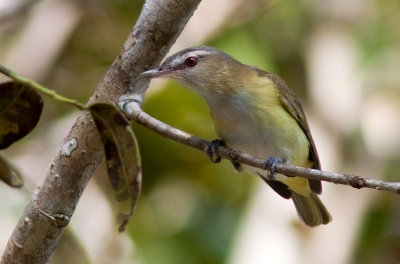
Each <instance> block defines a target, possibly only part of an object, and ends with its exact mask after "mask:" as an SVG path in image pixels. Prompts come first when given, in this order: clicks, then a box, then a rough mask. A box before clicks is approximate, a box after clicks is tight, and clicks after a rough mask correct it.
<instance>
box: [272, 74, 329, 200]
mask: <svg viewBox="0 0 400 264" xmlns="http://www.w3.org/2000/svg"><path fill="white" fill-rule="evenodd" d="M268 77H269V78H271V79H272V80H273V82H274V83H275V84H276V85H277V88H278V89H279V90H280V99H281V102H282V105H283V106H284V107H285V109H286V110H287V111H288V113H289V114H290V115H291V116H293V118H294V119H295V120H296V121H297V123H298V124H299V126H300V127H301V129H302V130H303V131H304V133H305V134H306V136H307V139H308V141H309V142H310V155H309V158H308V159H309V160H310V161H312V162H313V164H314V165H313V167H312V168H313V169H318V170H319V169H321V164H320V162H319V157H318V153H317V149H316V148H315V144H314V140H313V138H312V136H311V132H310V128H309V126H308V124H307V120H306V116H305V114H304V111H303V108H302V107H301V104H300V102H299V101H298V100H297V99H296V95H295V94H294V92H293V91H292V90H291V89H290V88H289V86H288V85H287V84H286V82H285V81H284V80H282V78H280V77H279V76H278V75H275V74H271V73H269V74H268ZM308 181H309V183H310V187H311V190H313V191H314V192H316V193H318V194H320V193H321V191H322V187H321V181H319V180H308Z"/></svg>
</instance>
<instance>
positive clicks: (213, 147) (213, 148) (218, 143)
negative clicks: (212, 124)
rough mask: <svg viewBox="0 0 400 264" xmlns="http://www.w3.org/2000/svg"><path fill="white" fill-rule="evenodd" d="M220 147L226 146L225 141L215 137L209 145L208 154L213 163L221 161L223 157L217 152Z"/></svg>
mask: <svg viewBox="0 0 400 264" xmlns="http://www.w3.org/2000/svg"><path fill="white" fill-rule="evenodd" d="M218 147H225V142H224V141H223V140H220V139H214V140H212V141H211V142H210V143H209V144H208V146H207V150H206V153H207V156H208V157H209V158H210V160H211V162H213V163H218V162H220V161H221V157H219V156H218V154H217V149H218Z"/></svg>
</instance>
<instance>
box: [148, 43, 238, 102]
mask: <svg viewBox="0 0 400 264" xmlns="http://www.w3.org/2000/svg"><path fill="white" fill-rule="evenodd" d="M243 66H244V65H243V64H241V63H240V62H238V61H236V60H235V59H233V58H232V57H231V56H229V55H228V54H226V53H224V52H222V51H220V50H218V49H215V48H211V47H205V46H202V47H193V48H188V49H184V50H181V51H179V52H177V53H175V54H174V55H172V56H170V57H168V58H167V59H165V60H164V62H163V63H162V64H161V65H160V66H159V67H157V68H154V69H151V70H148V71H145V72H143V73H141V74H140V77H143V78H160V77H165V78H171V79H173V80H176V81H178V82H179V83H182V84H183V85H185V86H188V87H189V88H192V89H194V90H196V91H197V92H199V93H200V94H202V95H204V94H205V93H210V92H217V93H228V92H231V91H232V89H234V87H235V86H237V85H238V80H237V79H239V78H240V74H241V73H242V71H243V70H242V69H243Z"/></svg>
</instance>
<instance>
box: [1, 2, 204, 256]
mask: <svg viewBox="0 0 400 264" xmlns="http://www.w3.org/2000/svg"><path fill="white" fill-rule="evenodd" d="M199 2H200V0H147V1H146V3H145V8H142V12H141V14H140V16H139V18H138V20H137V22H136V25H135V27H134V28H133V31H132V32H131V34H130V35H129V37H128V39H127V40H126V41H125V45H124V47H123V49H122V50H121V52H120V53H119V55H118V56H117V58H116V59H115V61H114V62H113V64H112V65H111V67H110V68H109V70H108V71H107V73H106V74H105V76H104V77H103V80H102V81H101V82H100V83H99V85H98V86H97V89H96V91H95V93H94V94H93V96H92V97H91V100H90V102H89V103H93V102H95V101H105V100H109V101H112V102H117V101H118V100H119V98H120V97H121V96H122V95H123V94H126V92H127V91H128V90H130V91H131V92H134V93H133V94H134V95H135V96H136V100H141V97H142V96H143V94H144V92H145V90H146V88H147V86H148V81H147V80H137V76H138V75H139V74H140V73H141V72H143V70H144V69H146V68H149V67H152V66H155V65H157V64H158V63H159V62H160V61H161V59H162V58H163V57H164V56H165V55H166V53H167V52H168V50H169V49H170V47H171V46H172V44H173V43H174V42H175V40H176V38H177V37H178V35H179V34H180V32H181V31H182V29H183V27H184V26H185V24H186V23H187V21H188V20H189V18H190V16H191V15H192V14H193V12H194V10H195V9H196V7H197V5H198V4H199ZM71 140H74V141H75V142H76V143H77V144H76V145H75V144H74V148H73V149H70V151H68V153H65V152H63V151H62V149H63V146H64V145H66V144H68V142H70V141H71ZM67 146H69V145H67ZM103 154H104V151H103V148H102V144H101V141H100V137H99V135H98V132H97V130H96V128H95V126H94V122H93V120H92V119H91V117H90V115H89V114H88V113H87V112H86V111H83V112H82V113H81V114H80V116H79V117H78V119H77V120H76V122H75V124H74V125H73V127H72V128H71V130H70V131H69V132H68V134H67V135H66V137H65V139H64V141H63V142H62V143H61V145H60V147H59V149H58V151H57V153H56V154H55V156H54V157H53V160H52V162H51V164H50V166H49V168H48V170H47V171H46V172H45V175H44V177H43V180H42V181H41V182H40V183H39V185H38V186H37V188H36V190H35V193H34V195H33V197H32V199H31V201H30V203H29V204H28V205H27V206H26V208H25V210H24V212H23V214H22V216H21V218H20V220H19V222H18V224H17V225H16V227H15V229H14V232H13V233H12V235H11V237H10V239H9V241H8V244H7V246H6V248H5V251H4V254H3V256H2V258H1V260H0V263H1V264H6V263H7V264H11V263H27V264H29V263H35V264H41V263H48V261H49V258H50V256H51V254H52V253H53V251H54V250H55V248H56V246H57V243H58V240H59V238H60V236H61V234H62V232H63V230H64V227H65V226H66V225H67V224H68V221H69V219H70V218H71V216H72V214H73V212H74V210H75V207H76V205H77V203H78V201H79V199H80V196H81V194H82V192H83V190H84V189H85V187H86V184H87V182H88V181H89V179H90V177H91V176H92V174H93V172H94V170H95V168H96V167H97V165H98V164H99V163H100V161H101V159H102V157H103Z"/></svg>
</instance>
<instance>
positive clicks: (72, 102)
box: [0, 65, 87, 110]
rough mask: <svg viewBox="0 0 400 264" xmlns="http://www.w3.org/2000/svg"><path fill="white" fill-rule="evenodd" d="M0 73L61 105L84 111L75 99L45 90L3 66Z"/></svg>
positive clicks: (83, 106) (84, 108)
mask: <svg viewBox="0 0 400 264" xmlns="http://www.w3.org/2000/svg"><path fill="white" fill-rule="evenodd" d="M0 73H3V74H4V75H6V76H8V77H10V78H11V79H13V80H14V81H16V82H18V83H20V84H23V85H25V86H29V87H32V88H33V89H36V90H37V91H39V92H41V93H43V94H45V95H47V96H49V97H51V98H53V99H54V100H57V101H59V102H62V103H66V104H70V105H73V106H75V107H76V108H78V109H79V110H86V109H87V108H86V106H85V105H84V104H82V103H80V102H78V101H77V100H75V99H70V98H67V97H64V96H62V95H60V94H58V93H56V92H55V91H54V90H50V89H47V88H46V87H44V86H42V85H40V84H38V83H37V82H34V81H33V80H31V79H28V78H25V77H22V76H21V75H18V74H17V73H15V72H13V71H11V70H10V69H8V68H6V67H4V66H3V65H0Z"/></svg>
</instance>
